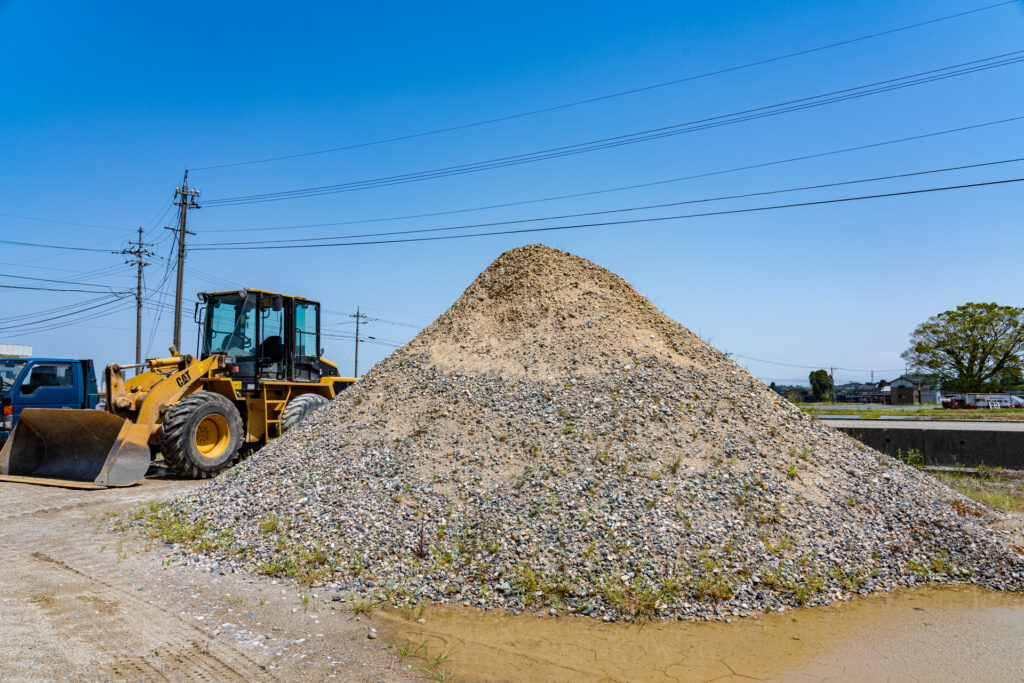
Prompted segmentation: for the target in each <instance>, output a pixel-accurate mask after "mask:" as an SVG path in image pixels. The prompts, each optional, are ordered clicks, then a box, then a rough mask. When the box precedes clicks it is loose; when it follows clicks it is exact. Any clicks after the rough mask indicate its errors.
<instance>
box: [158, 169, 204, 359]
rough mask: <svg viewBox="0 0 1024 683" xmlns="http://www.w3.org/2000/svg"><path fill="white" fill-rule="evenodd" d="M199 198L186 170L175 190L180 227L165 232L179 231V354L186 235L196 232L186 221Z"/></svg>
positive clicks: (176, 339)
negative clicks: (190, 184)
mask: <svg viewBox="0 0 1024 683" xmlns="http://www.w3.org/2000/svg"><path fill="white" fill-rule="evenodd" d="M198 196H199V190H190V189H189V187H188V170H187V169H186V170H185V179H184V180H183V181H182V183H181V187H176V188H174V198H175V199H176V200H177V201H175V202H174V204H175V206H177V207H178V227H177V228H165V230H177V233H178V288H177V290H176V291H175V296H174V349H175V351H176V352H178V353H180V352H181V294H182V292H181V288H182V281H183V279H184V274H185V235H195V233H194V232H189V231H188V230H186V229H185V219H186V216H187V215H188V212H189V209H198V208H199V204H197V203H196V198H197V197H198Z"/></svg>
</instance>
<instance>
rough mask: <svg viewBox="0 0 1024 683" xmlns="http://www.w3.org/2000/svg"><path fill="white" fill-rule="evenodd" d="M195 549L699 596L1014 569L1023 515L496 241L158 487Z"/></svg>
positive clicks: (671, 613) (424, 591)
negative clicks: (340, 359)
mask: <svg viewBox="0 0 1024 683" xmlns="http://www.w3.org/2000/svg"><path fill="white" fill-rule="evenodd" d="M173 513H174V514H175V515H178V516H179V517H180V518H182V519H185V520H187V521H188V522H189V523H192V524H196V523H199V522H202V523H203V524H205V526H203V524H198V525H197V528H199V527H201V535H203V536H204V537H205V538H208V539H210V543H208V544H207V545H212V546H214V549H212V550H209V549H208V550H206V551H205V552H207V553H213V554H221V555H225V556H230V558H231V559H229V560H227V561H229V562H232V563H234V564H236V565H239V566H244V567H248V568H252V569H256V570H258V571H263V572H266V573H282V574H290V575H293V576H297V577H299V578H302V579H305V580H308V581H326V582H329V583H332V585H335V586H337V587H338V588H339V589H344V590H354V591H358V592H363V593H371V594H374V595H380V596H382V597H383V598H384V599H387V600H390V601H413V602H415V601H417V600H421V599H430V600H436V601H453V602H466V603H469V604H473V605H478V606H481V607H486V608H490V607H506V608H510V609H514V610H519V609H522V608H524V607H528V608H532V609H549V610H558V611H573V612H577V613H581V614H585V615H590V616H594V617H598V616H600V617H603V618H605V619H607V620H611V619H615V618H623V617H625V618H632V617H636V616H650V615H658V616H664V617H678V618H702V617H703V618H710V617H715V616H723V615H724V616H728V615H735V614H740V613H746V612H750V611H754V610H763V609H784V608H785V607H786V606H789V605H797V604H817V603H825V602H831V601H836V600H842V599H846V598H848V597H849V596H850V595H851V594H853V593H858V592H859V593H867V592H870V591H875V590H887V589H889V588H891V587H894V586H902V585H910V584H914V583H918V582H922V581H928V580H930V581H950V582H954V581H955V582H973V583H978V584H982V585H985V586H991V587H994V588H1001V589H1010V590H1021V588H1022V587H1024V558H1022V555H1021V552H1022V551H1021V547H1020V546H1022V545H1024V540H1022V538H1021V532H1020V526H1019V525H1018V524H1017V523H1016V522H1014V521H1012V520H1010V519H1009V518H1008V517H1006V516H1005V515H1002V514H1001V513H997V512H993V511H990V510H988V509H983V508H980V507H978V506H977V504H975V503H973V502H972V501H970V500H968V499H967V498H964V497H962V496H960V495H959V494H957V493H955V492H953V491H951V490H949V489H947V488H946V487H944V486H942V485H941V484H939V483H937V482H936V481H934V480H933V479H931V478H930V477H927V476H926V475H923V474H921V473H919V472H917V471H916V470H914V469H912V468H909V467H906V466H904V465H902V464H900V463H898V462H896V461H894V460H893V459H891V458H889V457H887V456H885V455H882V454H880V453H878V452H875V451H872V450H870V449H868V448H866V447H864V446H862V445H860V444H859V443H858V442H856V441H854V440H852V439H850V438H848V437H846V436H844V435H842V434H840V433H839V432H836V431H834V430H832V429H831V428H829V427H826V426H824V425H823V424H821V423H820V422H817V421H816V420H814V419H812V418H809V417H807V416H805V415H803V414H802V413H801V412H800V411H799V410H797V409H796V408H794V407H793V406H791V405H790V404H788V403H787V402H786V401H783V400H780V399H779V398H778V397H777V396H776V395H775V394H774V393H773V392H771V391H769V390H768V389H767V388H765V387H764V386H763V385H761V384H760V383H759V382H757V381H756V380H755V379H754V378H753V377H751V376H750V375H749V374H747V373H746V372H745V371H744V370H743V369H742V368H740V367H739V366H737V365H736V364H735V363H733V362H732V361H731V360H729V359H728V358H727V357H725V356H724V355H723V354H721V353H720V352H718V351H717V350H715V349H714V348H712V347H711V346H709V345H707V344H705V343H704V342H702V341H701V340H700V339H698V338H697V337H696V336H695V335H693V334H692V333H691V332H689V331H688V330H686V329H685V328H684V327H682V326H681V325H679V324H678V323H676V322H674V321H672V320H671V319H669V318H668V317H666V316H665V315H663V314H662V313H661V312H660V311H658V310H657V308H655V307H654V306H653V305H652V304H650V303H649V302H648V301H647V300H646V299H645V298H644V297H642V296H641V295H640V294H638V293H637V292H636V291H635V290H634V289H633V288H632V287H630V286H629V284H628V283H626V282H625V281H624V280H622V279H621V278H619V277H617V276H615V275H613V274H612V273H609V272H608V271H606V270H604V269H602V268H600V267H598V266H596V265H594V264H592V263H590V262H588V261H586V260H584V259H581V258H578V257H575V256H572V255H570V254H566V253H564V252H560V251H557V250H554V249H550V248H547V247H544V246H539V245H534V246H528V247H522V248H519V249H515V250H512V251H510V252H507V253H505V254H503V255H502V256H501V257H500V258H498V259H497V260H496V261H495V262H494V263H493V264H492V265H491V266H490V267H489V268H488V269H487V270H486V271H485V272H484V273H482V274H481V275H480V276H479V277H478V278H477V279H476V280H475V281H474V282H473V283H472V284H471V285H470V287H469V288H468V289H467V290H466V291H465V293H464V294H463V295H462V297H460V298H459V300H458V301H456V302H455V304H453V306H452V307H451V308H450V309H449V310H448V311H447V312H446V313H445V314H444V315H442V316H441V317H440V318H439V319H438V320H437V321H435V322H434V323H433V324H432V325H430V326H429V327H428V328H427V329H425V330H424V331H423V332H422V333H421V334H420V335H419V336H418V337H417V338H416V339H414V340H413V341H412V342H410V343H409V344H407V345H406V346H405V347H403V348H401V349H399V350H398V351H396V352H395V353H394V354H392V355H391V356H390V357H389V358H387V359H386V360H385V361H383V362H381V363H380V364H378V365H377V366H376V367H374V368H373V370H371V371H370V372H369V373H367V375H366V376H365V378H364V379H362V380H361V381H360V382H359V383H358V384H357V385H356V386H354V387H353V388H352V389H350V390H349V391H347V392H346V393H345V394H343V395H342V396H340V397H339V398H338V399H336V400H335V401H333V402H332V403H331V404H330V405H328V406H326V407H325V408H323V409H321V410H320V411H318V412H317V413H314V414H313V415H311V416H310V417H309V418H307V419H306V421H305V422H303V423H302V424H300V425H299V426H298V427H296V428H295V429H294V430H292V431H291V432H289V433H288V434H287V435H286V436H285V437H283V438H281V439H279V440H277V441H276V442H274V443H273V444H271V445H269V446H267V447H266V448H264V449H262V450H261V451H260V452H258V453H257V454H255V455H254V456H253V457H251V458H250V459H248V460H247V461H245V462H244V463H242V464H241V465H240V466H239V467H237V468H235V469H234V470H231V471H229V472H227V473H225V474H224V475H221V476H220V477H218V478H216V479H215V480H213V481H211V482H209V483H208V484H206V485H204V486H202V487H199V488H198V489H196V490H195V491H194V492H193V493H192V494H190V495H189V496H187V497H185V498H182V499H181V500H179V501H177V502H176V503H174V504H173Z"/></svg>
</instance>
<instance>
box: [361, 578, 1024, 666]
mask: <svg viewBox="0 0 1024 683" xmlns="http://www.w3.org/2000/svg"><path fill="white" fill-rule="evenodd" d="M415 617H416V615H415V614H409V613H407V612H406V611H397V610H395V611H389V612H385V613H383V614H381V615H379V617H378V618H376V619H375V621H377V624H378V629H380V630H381V638H382V639H383V640H384V642H386V643H389V644H394V645H395V647H396V648H403V647H404V648H406V651H407V652H409V653H410V654H409V656H406V657H405V659H404V662H403V666H406V667H411V668H414V669H415V668H423V669H427V670H428V672H429V671H430V670H433V673H434V674H435V675H437V676H443V675H446V674H448V673H449V672H451V671H454V673H453V680H461V681H480V680H490V681H526V680H528V681H567V680H573V681H709V680H718V681H728V680H740V679H747V680H749V679H751V678H752V679H756V680H783V681H803V680H807V681H812V680H823V679H829V680H861V681H863V680H886V679H890V680H975V681H977V680H985V681H1002V680H1015V681H1019V680H1024V595H1019V594H1009V593H999V592H996V591H991V590H986V589H981V588H976V587H972V586H958V587H922V588H915V589H909V590H901V591H897V592H893V593H889V594H882V595H874V596H869V597H865V598H858V599H855V600H853V601H851V602H849V603H845V604H841V605H832V606H828V607H816V608H807V609H796V610H792V611H789V610H787V611H786V612H785V613H783V614H778V613H772V614H767V615H760V616H756V617H747V618H741V619H734V620H733V622H732V623H724V622H723V623H718V622H713V623H689V622H676V621H673V622H656V621H655V622H647V623H645V624H642V625H641V624H624V623H616V624H606V623H603V622H600V621H598V620H595V619H586V618H576V617H557V618H554V617H549V616H547V615H545V616H544V618H542V619H538V618H537V616H536V615H535V614H534V615H520V616H511V615H501V614H497V613H482V612H477V611H472V610H468V609H428V610H427V611H426V613H424V614H423V618H424V619H425V623H422V624H421V623H417V622H416V621H415ZM417 647H419V652H418V653H416V654H411V653H412V651H413V650H414V649H416V648H417ZM449 648H452V649H451V651H450V654H449V655H448V656H447V658H445V659H444V660H443V661H442V662H440V663H439V664H434V663H433V661H434V660H435V658H436V657H437V656H438V655H441V654H442V653H444V652H446V651H447V650H448V649H449ZM442 670H443V673H442Z"/></svg>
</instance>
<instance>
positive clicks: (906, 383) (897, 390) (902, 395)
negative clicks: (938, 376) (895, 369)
mask: <svg viewBox="0 0 1024 683" xmlns="http://www.w3.org/2000/svg"><path fill="white" fill-rule="evenodd" d="M889 386H891V387H892V402H893V404H898V405H914V404H917V403H938V402H939V390H938V389H935V388H934V387H932V386H931V383H930V382H929V381H928V380H926V379H925V378H923V377H920V376H918V375H902V376H900V377H897V378H896V379H894V380H893V381H891V382H889Z"/></svg>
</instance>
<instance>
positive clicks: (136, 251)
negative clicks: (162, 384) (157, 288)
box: [121, 228, 153, 375]
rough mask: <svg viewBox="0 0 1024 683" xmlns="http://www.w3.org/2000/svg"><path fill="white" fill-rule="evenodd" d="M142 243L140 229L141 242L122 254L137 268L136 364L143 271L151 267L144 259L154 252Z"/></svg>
mask: <svg viewBox="0 0 1024 683" xmlns="http://www.w3.org/2000/svg"><path fill="white" fill-rule="evenodd" d="M151 246H153V245H152V244H146V243H144V242H143V241H142V228H139V241H138V242H135V243H134V244H133V246H132V248H131V249H123V250H121V253H122V254H124V255H126V256H133V257H134V258H131V259H126V260H125V263H127V264H128V265H130V266H131V265H134V266H135V364H136V365H138V364H139V363H141V362H142V269H143V268H145V267H146V266H148V265H149V263H148V262H146V261H145V260H144V259H145V258H146V257H147V256H152V255H153V252H151V251H150V250H149V249H146V247H151ZM135 374H136V375H137V374H139V368H135Z"/></svg>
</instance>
